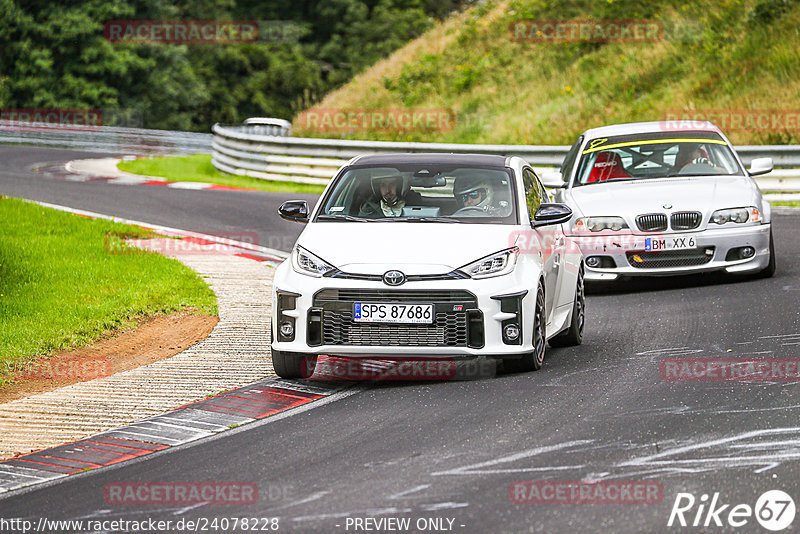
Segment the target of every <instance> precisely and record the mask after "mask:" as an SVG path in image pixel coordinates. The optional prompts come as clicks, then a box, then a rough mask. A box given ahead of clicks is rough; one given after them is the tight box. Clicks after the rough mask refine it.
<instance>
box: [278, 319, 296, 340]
mask: <svg viewBox="0 0 800 534" xmlns="http://www.w3.org/2000/svg"><path fill="white" fill-rule="evenodd" d="M281 335H282V336H283V337H292V336H293V335H294V325H293V324H292V323H290V322H288V321H287V322H285V323H281Z"/></svg>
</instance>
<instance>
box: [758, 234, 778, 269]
mask: <svg viewBox="0 0 800 534" xmlns="http://www.w3.org/2000/svg"><path fill="white" fill-rule="evenodd" d="M775 268H776V265H775V242H774V241H773V240H772V228H770V230H769V263H768V264H767V266H766V267H764V268H763V269H762V270H761V271H759V272H758V274H757V275H756V278H772V276H773V275H774V274H775Z"/></svg>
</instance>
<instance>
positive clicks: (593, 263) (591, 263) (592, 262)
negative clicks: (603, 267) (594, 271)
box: [586, 256, 600, 267]
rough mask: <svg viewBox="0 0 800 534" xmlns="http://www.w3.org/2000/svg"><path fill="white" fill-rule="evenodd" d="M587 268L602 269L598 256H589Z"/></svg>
mask: <svg viewBox="0 0 800 534" xmlns="http://www.w3.org/2000/svg"><path fill="white" fill-rule="evenodd" d="M586 266H587V267H600V258H598V257H597V256H589V257H588V258H586Z"/></svg>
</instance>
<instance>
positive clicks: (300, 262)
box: [292, 245, 336, 278]
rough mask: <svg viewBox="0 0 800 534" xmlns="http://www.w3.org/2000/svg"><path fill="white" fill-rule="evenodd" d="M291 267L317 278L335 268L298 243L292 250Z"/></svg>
mask: <svg viewBox="0 0 800 534" xmlns="http://www.w3.org/2000/svg"><path fill="white" fill-rule="evenodd" d="M292 267H294V270H295V271H297V272H298V273H300V274H307V275H308V276H316V277H317V278H319V277H321V276H323V275H324V274H325V273H328V272H330V271H333V270H335V269H336V267H334V266H333V265H331V264H330V263H328V262H327V261H325V260H323V259H321V258H319V257H317V256H315V255H313V254H312V253H310V252H309V251H307V250H306V249H304V248H303V247H301V246H299V245H298V246H296V247H294V250H292Z"/></svg>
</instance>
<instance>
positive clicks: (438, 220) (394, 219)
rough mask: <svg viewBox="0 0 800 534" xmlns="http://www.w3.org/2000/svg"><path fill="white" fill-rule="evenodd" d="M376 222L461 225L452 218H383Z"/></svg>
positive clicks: (459, 221)
mask: <svg viewBox="0 0 800 534" xmlns="http://www.w3.org/2000/svg"><path fill="white" fill-rule="evenodd" d="M375 220H376V221H383V222H388V221H407V222H443V223H463V222H464V221H461V220H459V219H454V218H452V217H384V218H383V219H375Z"/></svg>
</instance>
